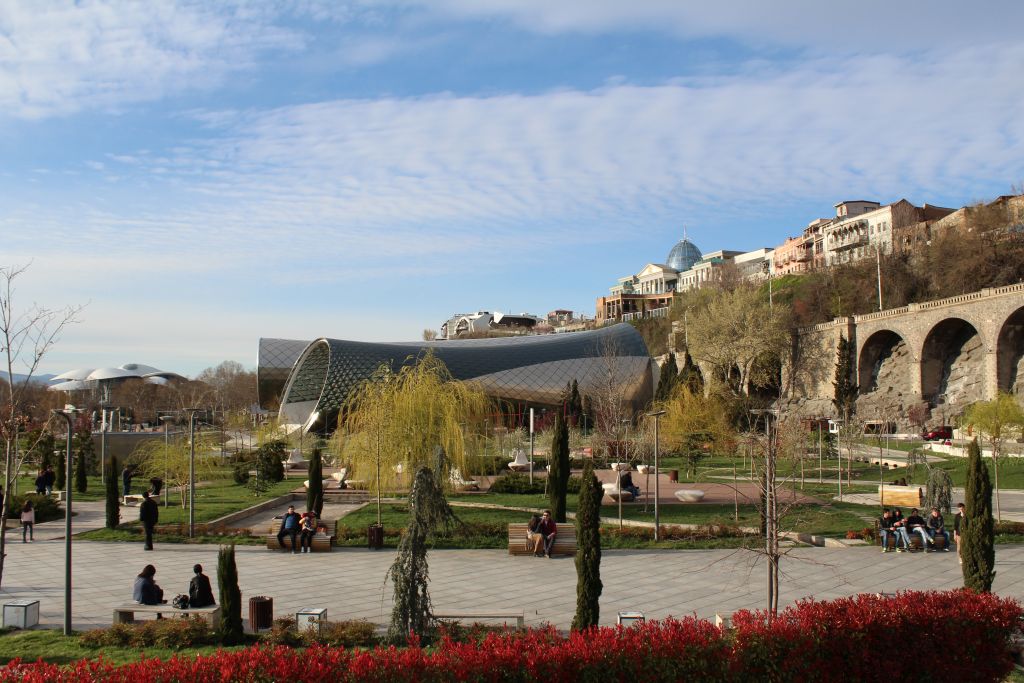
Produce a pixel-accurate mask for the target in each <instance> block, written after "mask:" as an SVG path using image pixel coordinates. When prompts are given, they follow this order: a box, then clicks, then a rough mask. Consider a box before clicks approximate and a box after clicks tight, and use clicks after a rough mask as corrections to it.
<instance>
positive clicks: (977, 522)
mask: <svg viewBox="0 0 1024 683" xmlns="http://www.w3.org/2000/svg"><path fill="white" fill-rule="evenodd" d="M965 498H966V500H965V501H964V507H965V510H964V518H963V520H961V522H960V524H961V528H960V543H961V547H960V558H961V559H962V560H963V565H962V566H961V569H962V570H963V574H964V588H969V589H971V590H973V591H977V592H979V593H988V592H990V591H991V590H992V581H993V580H995V577H996V572H995V563H996V553H995V525H994V523H993V521H992V482H991V481H990V480H989V477H988V467H986V465H985V463H984V462H982V460H981V449H980V448H979V447H978V440H977V439H974V440H973V441H971V443H970V445H969V446H968V447H967V492H966V496H965Z"/></svg>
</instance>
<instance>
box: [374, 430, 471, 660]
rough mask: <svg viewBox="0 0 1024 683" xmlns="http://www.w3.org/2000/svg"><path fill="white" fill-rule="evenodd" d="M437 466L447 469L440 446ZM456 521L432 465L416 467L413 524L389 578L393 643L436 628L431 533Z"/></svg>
mask: <svg viewBox="0 0 1024 683" xmlns="http://www.w3.org/2000/svg"><path fill="white" fill-rule="evenodd" d="M434 457H435V459H436V462H435V463H434V465H433V469H434V470H436V471H443V470H444V469H445V466H444V460H445V458H444V451H443V450H442V449H441V448H440V447H437V448H436V450H435V453H434ZM455 522H456V519H455V515H454V514H453V513H452V509H451V507H449V506H448V501H447V500H446V499H445V497H444V488H443V487H442V485H441V484H440V483H439V482H438V481H437V480H436V479H435V478H434V473H433V471H432V470H431V468H430V467H428V466H425V465H424V466H421V467H420V468H419V469H418V470H416V477H415V479H414V480H413V484H412V490H411V491H410V492H409V524H408V526H407V527H406V529H405V534H403V535H402V538H401V540H400V541H399V542H398V556H397V557H395V561H394V563H393V564H392V565H391V569H389V570H388V578H389V579H390V580H391V582H392V583H393V584H394V587H395V593H394V602H395V605H394V608H393V609H392V612H391V626H390V627H389V629H388V638H389V639H390V640H391V642H393V643H395V644H398V645H404V644H405V643H406V642H407V641H408V638H409V636H410V635H416V636H418V637H419V638H421V639H424V638H426V639H429V637H430V635H431V633H432V632H433V630H434V615H433V611H432V607H431V603H430V593H429V592H428V590H427V584H428V583H429V581H430V576H429V574H428V571H427V543H428V541H429V539H430V536H431V535H432V534H434V533H435V532H436V531H438V530H439V529H447V528H449V527H451V526H452V525H453V524H454V523H455Z"/></svg>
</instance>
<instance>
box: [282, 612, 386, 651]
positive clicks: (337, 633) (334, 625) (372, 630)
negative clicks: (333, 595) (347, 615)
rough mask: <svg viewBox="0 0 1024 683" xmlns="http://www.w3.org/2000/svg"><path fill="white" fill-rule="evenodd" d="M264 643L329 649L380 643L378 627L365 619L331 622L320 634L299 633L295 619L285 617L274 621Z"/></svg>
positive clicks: (370, 645)
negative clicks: (327, 647)
mask: <svg viewBox="0 0 1024 683" xmlns="http://www.w3.org/2000/svg"><path fill="white" fill-rule="evenodd" d="M263 641H264V642H266V643H270V644H272V645H285V646H288V647H298V646H301V645H327V646H329V647H346V648H353V647H373V646H374V645H376V644H377V643H378V642H379V639H378V638H377V627H376V626H374V625H373V624H371V623H370V622H368V621H366V620H365V619H352V620H347V621H329V622H327V623H326V624H324V626H323V629H322V630H321V632H320V633H315V632H312V631H306V632H304V633H299V632H298V631H297V630H296V628H295V619H294V618H292V617H284V618H282V619H274V625H273V627H272V628H271V629H270V632H269V633H267V634H266V635H265V636H263Z"/></svg>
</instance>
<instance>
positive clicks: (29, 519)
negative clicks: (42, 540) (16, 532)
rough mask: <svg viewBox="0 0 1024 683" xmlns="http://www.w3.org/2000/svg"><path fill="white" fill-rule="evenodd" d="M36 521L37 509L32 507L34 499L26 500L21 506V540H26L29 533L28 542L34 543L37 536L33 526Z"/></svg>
mask: <svg viewBox="0 0 1024 683" xmlns="http://www.w3.org/2000/svg"><path fill="white" fill-rule="evenodd" d="M35 523H36V511H35V510H34V509H33V508H32V501H31V500H26V501H25V504H24V505H22V506H21V542H22V543H24V542H25V534H26V532H27V533H28V542H29V543H32V542H33V541H34V540H35V537H34V536H33V535H32V527H33V526H34V525H35Z"/></svg>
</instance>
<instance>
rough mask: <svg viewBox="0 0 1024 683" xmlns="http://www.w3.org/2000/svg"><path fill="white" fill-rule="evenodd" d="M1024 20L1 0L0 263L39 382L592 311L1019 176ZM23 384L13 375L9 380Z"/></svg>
mask: <svg viewBox="0 0 1024 683" xmlns="http://www.w3.org/2000/svg"><path fill="white" fill-rule="evenodd" d="M1022 22H1024V3H1020V2H1016V1H1006V2H998V1H993V2H984V3H963V2H951V1H947V0H931V1H928V2H922V1H918V0H910V1H907V2H900V3H892V2H880V1H876V0H860V1H858V2H820V1H819V0H794V1H789V2H787V1H784V0H783V1H780V2H774V3H765V2H763V1H762V0H719V1H718V2H715V3H690V2H677V1H676V0H632V1H631V2H621V1H619V0H559V1H558V2H551V0H359V1H354V2H347V1H345V0H333V1H323V2H321V1H319V0H282V1H280V2H274V1H269V0H268V1H266V2H260V1H258V0H236V1H230V0H223V1H218V2H210V1H206V0H204V1H197V2H192V1H180V0H147V1H146V2H112V1H106V0H80V1H79V2H51V1H48V0H0V264H2V265H24V264H30V267H29V269H28V271H27V272H26V274H25V275H24V276H23V277H21V278H19V280H18V289H17V291H16V292H15V296H16V302H17V303H21V304H23V305H27V304H31V303H33V302H37V303H39V304H40V305H43V306H47V307H51V308H60V307H63V306H66V305H72V304H75V305H77V304H84V305H85V308H84V309H83V310H82V312H81V314H80V316H79V318H80V322H78V323H77V324H75V325H74V326H72V327H70V328H69V329H68V330H67V331H66V332H65V334H64V335H63V337H62V338H61V340H60V342H59V344H58V345H57V346H56V347H55V348H54V349H53V350H52V351H51V352H50V354H49V355H48V356H47V357H46V358H45V359H44V362H43V364H42V367H41V368H40V370H41V371H42V372H61V371H63V370H67V369H70V368H74V367H101V366H110V365H121V364H122V363H128V362H137V363H146V364H149V365H154V366H156V367H160V368H163V369H166V370H171V371H176V372H180V373H182V374H187V375H194V374H196V373H198V372H199V371H200V370H202V369H203V368H205V367H209V366H212V365H216V364H217V363H219V362H221V361H223V360H228V359H231V360H237V361H239V362H241V363H243V364H244V365H246V366H248V367H254V366H255V363H256V351H257V341H258V338H259V337H261V336H266V337H284V338H292V339H314V338H316V337H321V336H327V337H335V338H343V339H357V340H366V341H385V340H390V341H396V340H415V339H419V338H420V337H421V335H422V332H423V330H424V329H425V328H431V329H438V328H439V327H440V326H441V324H442V323H443V322H444V320H446V319H447V318H448V317H449V316H450V315H452V314H453V313H456V312H471V311H475V310H490V311H495V310H499V311H505V312H524V311H525V312H530V313H535V314H540V315H543V314H545V313H546V312H547V311H549V310H553V309H557V308H568V309H573V310H576V311H580V312H583V313H585V314H587V315H589V316H593V315H594V303H595V299H596V297H598V296H602V295H604V294H606V293H607V290H608V287H609V286H611V285H612V284H614V283H615V280H616V279H617V278H619V277H622V276H625V275H628V274H631V273H634V272H637V271H639V270H640V269H641V268H642V267H643V266H644V265H645V264H646V263H649V262H661V261H663V260H664V259H665V257H666V255H667V254H668V252H669V250H670V249H671V247H672V246H673V244H675V242H676V241H677V240H678V239H680V238H681V237H682V236H683V232H684V230H685V231H686V234H687V235H688V236H689V238H690V239H691V240H692V241H693V242H695V243H696V244H697V246H698V247H700V248H701V249H702V250H703V251H705V252H709V251H714V250H717V249H740V250H748V249H754V248H758V247H765V246H767V247H771V246H774V245H776V244H778V243H781V242H782V241H783V240H784V239H785V237H787V236H792V235H796V234H799V232H800V231H801V230H802V229H803V227H804V226H805V225H806V224H807V223H808V222H810V221H812V220H814V219H815V218H818V217H827V216H830V215H834V209H833V208H832V207H833V204H835V203H836V202H838V201H842V200H844V199H870V200H877V201H881V202H891V201H896V200H898V199H900V198H906V199H908V200H909V201H911V202H913V203H915V204H918V205H920V204H921V203H924V202H928V203H931V204H937V205H940V206H949V207H959V206H962V205H964V204H968V203H971V202H975V201H979V200H984V199H987V198H992V197H995V196H998V195H1001V194H1007V193H1009V192H1010V191H1011V188H1012V187H1013V186H1020V185H1021V184H1024V117H1022V116H1021V111H1024V40H1022V39H1021V37H1020V30H1019V29H1020V26H1021V25H1022ZM16 371H18V370H17V369H16Z"/></svg>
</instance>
